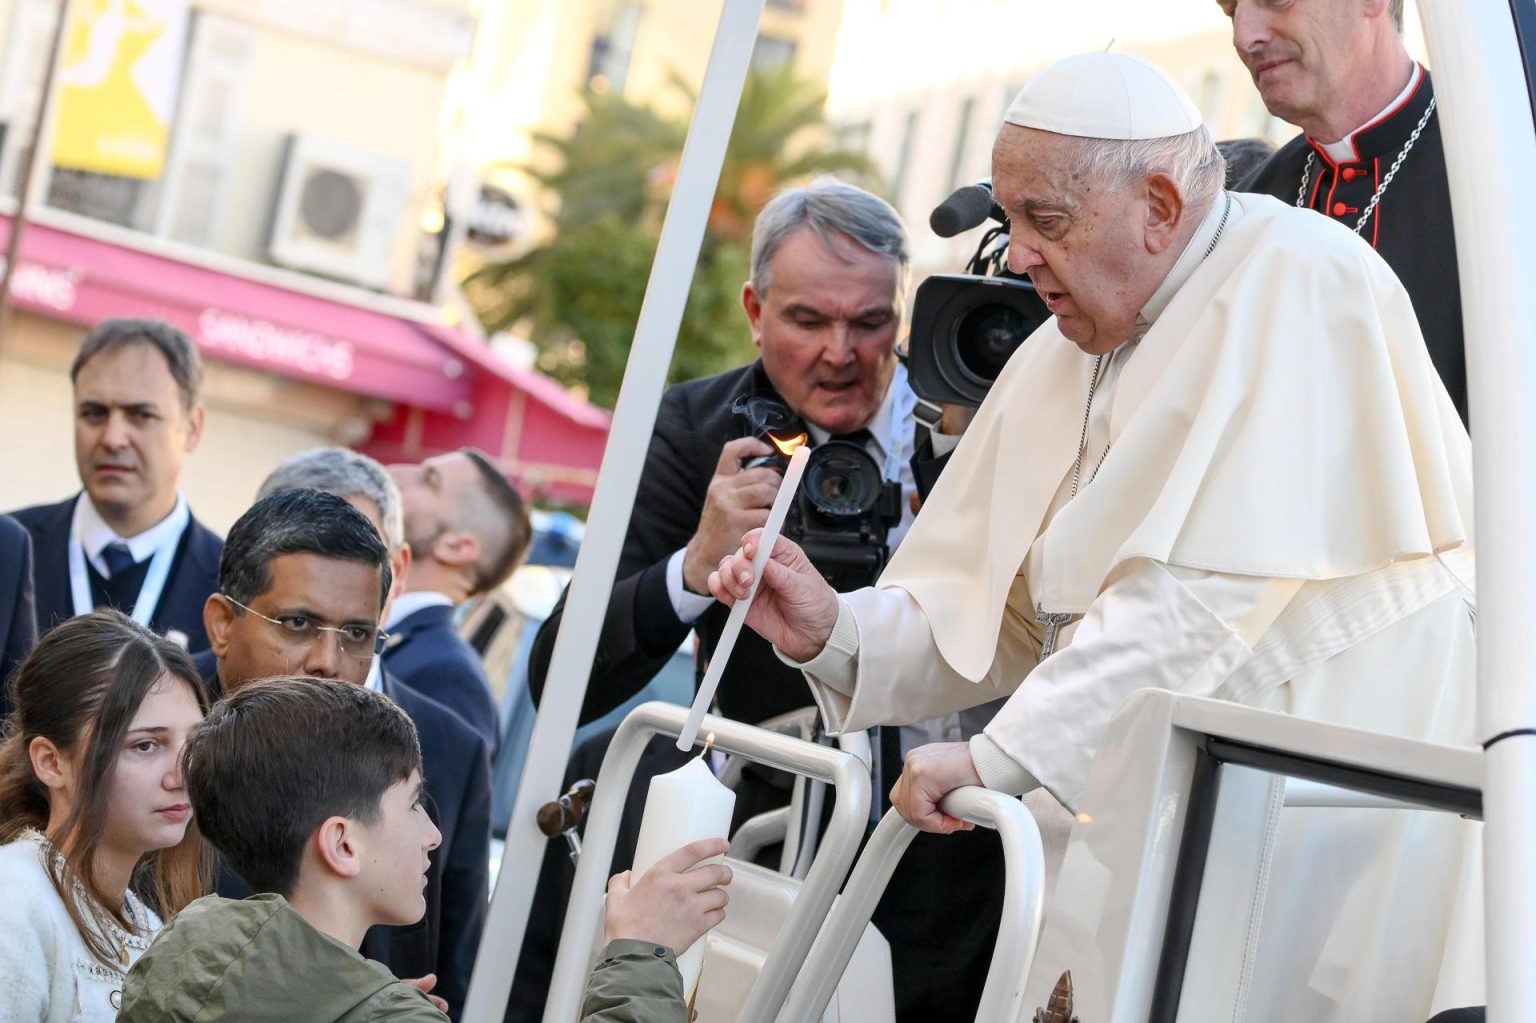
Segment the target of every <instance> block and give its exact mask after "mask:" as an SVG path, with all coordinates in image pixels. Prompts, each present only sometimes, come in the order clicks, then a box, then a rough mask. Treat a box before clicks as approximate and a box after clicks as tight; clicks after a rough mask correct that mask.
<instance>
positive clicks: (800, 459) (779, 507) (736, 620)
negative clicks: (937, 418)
mask: <svg viewBox="0 0 1536 1023" xmlns="http://www.w3.org/2000/svg"><path fill="white" fill-rule="evenodd" d="M810 456H811V449H810V448H809V447H807V446H806V445H804V444H802V445H800V446H799V447H798V448H796V449H795V453H794V454H792V455H790V456H789V468H787V469H785V470H784V482H783V483H780V484H779V492H778V494H777V495H776V496H775V497H774V499H773V507H772V508H771V509H770V510H769V512H768V524H767V525H766V526H764V527H763V532H762V534H761V535H760V536H759V538H758V541H757V554H756V555H755V556H754V557H753V558H752V589H751V590H750V591H749V592H748V593H747V595H746V597H744V598H743V599H741V600H738V601H737V602H736V604H735V606H733V607H732V608H731V615H730V617H729V618H727V619H726V620H725V628H724V629H723V630H722V631H721V633H720V642H719V643H717V644H715V652H714V654H712V655H711V656H710V658H709V670H708V671H706V672H705V673H704V681H703V683H702V684H700V686H699V691H698V693H697V694H696V695H695V696H694V698H693V708H692V709H691V710H689V711H688V723H687V724H685V725H684V726H683V731H682V734H681V735H679V736H678V737H677V748H678V749H680V750H690V749H692V748H693V744H694V742H695V741H696V740H697V739H698V737H699V726H700V725H702V724H703V723H704V715H705V714H706V713H707V712H708V711H709V704H710V701H712V700H713V699H714V698H715V690H716V689H718V688H720V675H721V673H722V672H724V671H725V664H726V662H727V661H729V660H730V658H731V649H732V648H733V647H735V646H736V637H737V636H738V635H740V634H741V623H742V622H743V621H745V620H746V617H747V610H748V609H749V608H750V607H751V606H752V598H753V597H755V596H757V585H758V583H760V582H762V579H763V568H764V566H766V565H767V564H768V558H769V556H770V555H771V554H772V553H773V545H774V544H775V543H776V542H777V541H778V539H779V531H780V530H782V529H783V528H784V517H785V516H786V515H788V514H789V504H790V502H791V501H793V500H794V499H795V491H796V490H798V489H799V488H800V477H801V476H804V475H805V463H806V461H807V460H808V459H809V458H810Z"/></svg>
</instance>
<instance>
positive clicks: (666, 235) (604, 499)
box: [463, 0, 764, 1023]
mask: <svg viewBox="0 0 1536 1023" xmlns="http://www.w3.org/2000/svg"><path fill="white" fill-rule="evenodd" d="M763 2H764V0H725V6H724V9H723V10H722V11H721V12H720V22H719V24H718V26H717V27H716V29H715V41H714V48H713V49H712V50H711V52H710V57H709V66H708V68H707V70H706V71H705V73H704V83H703V86H702V87H701V88H700V90H699V101H698V105H697V106H696V107H695V108H694V112H693V123H692V124H691V126H690V127H689V129H688V139H687V141H686V142H685V143H684V145H683V156H682V161H681V163H680V164H679V166H678V172H677V184H676V185H675V186H674V188H673V190H672V199H671V202H669V203H668V204H667V216H666V220H665V222H664V223H663V224H662V228H661V239H660V241H659V243H658V244H657V248H656V261H655V262H654V263H653V264H652V265H651V276H650V280H649V281H648V283H647V284H646V289H645V300H644V302H643V303H642V305H641V307H640V318H639V321H638V322H637V323H636V325H635V340H634V344H633V346H632V347H631V348H630V353H629V361H628V364H627V365H626V367H625V370H624V382H623V385H622V386H621V387H620V389H619V400H618V403H617V407H616V408H615V409H614V416H613V425H612V428H611V430H610V432H609V434H608V446H607V448H606V449H605V450H604V452H603V462H602V467H601V469H600V470H599V472H598V480H597V491H596V493H595V494H594V496H593V500H592V514H591V517H590V518H589V519H588V522H587V531H586V537H585V539H584V541H583V543H582V545H581V552H580V553H579V554H578V555H577V558H576V571H575V574H574V576H573V577H572V579H571V587H570V590H569V592H568V593H567V595H566V606H565V615H564V617H563V618H562V620H561V627H560V632H559V635H558V636H557V637H556V639H555V648H554V653H553V655H552V657H551V660H550V668H549V682H548V684H547V685H546V686H545V688H544V700H543V702H542V704H541V706H540V708H539V715H538V718H537V720H536V721H535V723H534V726H533V737H532V739H531V741H530V743H529V748H528V755H527V766H526V767H525V768H524V770H523V777H522V782H521V784H520V785H519V786H518V792H517V802H516V803H515V805H514V807H513V810H512V818H511V823H510V826H509V827H508V829H507V848H506V853H505V854H504V855H503V857H502V869H501V872H500V875H499V878H498V881H497V885H496V891H495V893H494V894H493V896H492V898H491V907H490V912H489V914H488V915H487V917H486V922H485V931H484V934H483V937H482V938H481V942H480V954H479V956H478V957H477V958H476V960H475V969H474V973H473V975H472V976H471V979H470V985H469V995H468V998H467V999H466V1001H465V1007H464V1017H463V1018H464V1021H465V1023H501V1019H502V1016H503V1014H504V1013H505V1011H506V1003H507V998H508V995H509V993H510V991H511V987H512V978H513V977H514V976H515V975H516V973H517V960H518V954H519V952H520V951H521V949H522V941H523V932H524V930H525V928H526V927H527V923H528V913H529V910H530V908H531V907H532V905H533V892H534V887H535V885H536V883H537V881H538V876H539V864H540V863H541V862H542V860H543V857H544V849H545V845H546V843H547V841H548V839H546V838H545V837H544V835H543V834H542V833H541V832H540V831H539V829H538V827H537V825H536V824H535V822H534V815H535V814H536V813H537V812H538V808H539V806H540V804H542V803H543V802H545V801H546V800H549V799H552V798H554V797H555V796H556V795H558V794H559V788H560V782H561V780H562V778H563V776H564V772H565V765H566V762H567V760H568V759H569V757H570V749H571V740H572V738H573V737H574V735H575V734H576V723H577V719H578V718H579V716H580V713H581V704H582V700H583V698H584V697H585V695H586V690H587V680H588V677H589V676H590V674H591V670H592V661H593V657H594V655H595V654H596V652H597V641H598V634H599V631H600V629H601V628H602V623H603V618H604V615H605V612H606V610H607V607H608V598H609V594H610V592H611V590H612V588H613V581H614V577H615V575H616V574H617V571H618V564H619V555H620V553H621V551H622V549H623V545H624V536H625V533H626V532H627V531H628V528H629V514H630V509H631V508H632V507H633V506H634V503H635V493H636V491H637V490H638V489H639V485H640V470H641V469H642V468H643V467H644V465H645V456H646V450H647V448H648V447H649V445H650V437H651V431H652V429H653V428H654V427H655V424H656V410H657V408H658V407H659V405H660V403H661V393H662V389H663V387H664V386H665V384H666V377H667V368H668V367H669V366H670V365H671V364H672V352H673V349H674V348H675V347H676V344H677V331H678V327H679V326H680V325H681V323H682V319H683V309H684V307H685V306H686V305H687V301H688V290H689V287H690V285H691V283H692V281H693V272H694V267H695V266H696V265H697V264H698V257H699V249H700V247H701V245H702V244H703V239H704V228H705V224H706V223H707V221H708V218H709V210H710V207H711V205H712V204H713V202H714V197H715V189H716V186H717V185H718V184H719V180H720V168H721V166H722V165H723V164H724V161H725V149H726V143H727V142H728V141H729V140H730V137H731V126H732V124H733V123H734V122H735V119H736V108H737V106H738V105H739V104H740V102H741V91H742V86H743V84H744V83H745V81H746V76H747V69H748V67H749V66H750V63H751V58H752V48H753V46H754V44H755V43H756V41H757V25H758V21H759V19H760V18H761V16H762V10H763Z"/></svg>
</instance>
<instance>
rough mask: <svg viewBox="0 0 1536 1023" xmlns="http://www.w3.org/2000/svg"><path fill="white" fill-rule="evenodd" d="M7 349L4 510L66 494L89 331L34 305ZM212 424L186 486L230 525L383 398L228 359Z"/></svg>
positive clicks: (211, 407)
mask: <svg viewBox="0 0 1536 1023" xmlns="http://www.w3.org/2000/svg"><path fill="white" fill-rule="evenodd" d="M15 323H16V330H15V331H14V332H13V337H12V339H11V340H10V341H8V343H7V348H6V350H5V352H4V354H3V355H0V433H3V435H4V436H5V438H6V442H5V444H3V445H0V510H6V511H8V510H11V509H13V508H21V507H25V506H27V505H31V504H39V503H42V502H45V501H58V500H61V499H63V498H64V497H66V496H68V495H69V494H71V493H73V492H75V491H76V490H78V489H79V488H80V480H79V477H78V475H77V474H76V472H75V454H74V426H73V415H72V412H71V405H72V401H73V398H72V394H71V390H70V384H69V363H70V360H71V359H72V358H73V356H74V351H75V347H76V345H77V344H78V343H79V339H80V336H81V332H80V330H79V328H77V327H74V326H72V325H69V324H64V323H59V322H57V321H54V320H46V319H43V318H41V317H37V316H32V315H29V314H26V313H22V314H19V315H18V316H17V318H16V320H15ZM204 369H205V371H206V376H207V383H206V387H205V391H204V397H205V404H206V406H207V410H208V412H207V427H206V429H205V431H204V435H203V439H202V443H201V444H200V445H199V446H198V449H197V451H195V452H194V453H193V454H192V455H191V456H190V457H189V458H188V460H187V463H186V469H185V472H184V474H183V478H182V489H183V490H184V491H185V493H186V495H187V501H188V503H189V504H190V505H191V506H192V509H193V511H194V512H195V513H196V514H197V517H198V518H199V519H200V520H202V522H203V523H204V524H206V525H207V526H208V527H209V528H210V529H213V530H214V531H215V532H218V533H221V534H222V533H223V532H224V531H225V530H227V529H228V528H229V526H230V524H231V523H233V522H234V521H235V519H237V518H238V517H239V516H240V514H241V513H242V512H244V511H245V509H246V508H247V507H248V506H249V505H250V503H251V497H252V496H253V495H254V494H255V492H256V488H257V486H259V485H260V483H261V481H262V479H264V478H265V476H266V474H267V473H268V472H270V471H271V470H272V469H273V468H274V467H276V466H277V464H278V463H279V462H281V461H282V460H283V459H285V458H287V457H289V456H290V455H295V454H298V453H299V452H300V451H307V450H308V449H310V448H313V447H318V446H320V445H325V444H332V443H336V442H337V441H356V440H358V439H360V438H359V435H358V430H359V429H360V428H362V427H363V426H364V425H365V423H366V420H367V417H368V416H369V415H370V414H376V413H379V412H382V411H383V409H382V408H380V407H377V406H376V403H371V402H363V401H361V400H359V399H356V398H354V397H353V396H351V395H346V394H342V393H340V392H337V391H332V390H329V389H327V388H322V387H315V386H311V385H308V384H302V383H298V382H296V381H291V380H286V379H284V378H281V377H275V376H272V375H270V374H266V373H261V372H257V371H254V370H247V369H244V368H242V367H238V366H233V365H230V364H228V363H222V362H209V363H206V364H205V367H204Z"/></svg>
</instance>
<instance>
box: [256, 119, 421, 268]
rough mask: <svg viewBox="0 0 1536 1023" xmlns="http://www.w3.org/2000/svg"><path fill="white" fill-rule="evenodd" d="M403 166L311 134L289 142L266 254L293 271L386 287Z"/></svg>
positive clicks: (400, 215) (402, 196) (404, 199)
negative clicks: (303, 271)
mask: <svg viewBox="0 0 1536 1023" xmlns="http://www.w3.org/2000/svg"><path fill="white" fill-rule="evenodd" d="M410 188H411V167H410V164H409V163H408V162H407V161H406V160H404V159H402V158H400V157H396V156H389V155H386V154H382V153H373V152H369V151H367V150H364V149H358V148H356V147H354V146H349V145H346V144H344V143H340V142H335V141H333V140H331V139H325V138H318V137H316V136H313V135H289V136H288V139H287V143H286V146H285V151H284V155H283V174H282V179H281V181H280V182H279V183H278V188H277V201H276V204H275V205H274V207H273V212H272V229H271V232H270V233H269V235H268V237H267V255H268V257H269V258H270V259H271V260H272V261H273V262H274V263H278V264H281V265H282V266H287V267H292V268H293V269H295V270H305V271H309V272H311V273H316V274H322V275H324V276H326V277H334V278H339V279H341V280H346V281H351V282H354V283H357V284H362V285H365V286H367V287H370V288H381V289H382V288H386V287H388V285H389V277H390V267H391V265H392V264H393V262H394V256H395V246H396V242H397V241H398V239H399V237H400V227H401V224H402V222H403V221H404V218H405V216H406V206H407V203H408V201H409V199H410Z"/></svg>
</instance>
